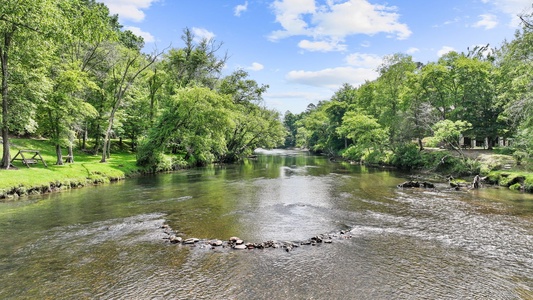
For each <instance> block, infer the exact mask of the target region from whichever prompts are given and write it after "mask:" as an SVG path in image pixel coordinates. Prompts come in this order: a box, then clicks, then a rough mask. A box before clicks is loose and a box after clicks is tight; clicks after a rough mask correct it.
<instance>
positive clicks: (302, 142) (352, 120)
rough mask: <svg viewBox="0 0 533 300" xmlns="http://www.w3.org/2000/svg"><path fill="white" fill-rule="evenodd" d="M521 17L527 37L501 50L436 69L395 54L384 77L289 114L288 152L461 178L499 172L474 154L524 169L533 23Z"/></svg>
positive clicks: (453, 57)
mask: <svg viewBox="0 0 533 300" xmlns="http://www.w3.org/2000/svg"><path fill="white" fill-rule="evenodd" d="M520 17H521V19H522V21H523V22H522V28H521V30H517V31H516V33H515V36H514V39H513V40H511V41H502V45H501V46H500V47H491V46H490V45H484V46H476V47H473V48H472V49H467V51H466V52H462V53H458V52H449V53H447V54H445V55H443V56H442V57H440V58H439V59H438V61H435V62H428V63H421V62H416V61H414V60H413V58H412V57H411V56H409V55H406V54H402V53H396V54H392V55H389V56H387V57H386V58H385V59H384V61H383V63H382V64H381V65H380V67H379V68H378V70H377V71H378V72H379V77H378V78H377V79H376V80H373V81H367V82H365V83H364V84H362V85H360V86H352V85H349V84H345V85H344V86H343V87H342V88H340V89H339V90H337V91H336V92H335V94H334V95H333V97H332V98H331V99H329V100H326V101H321V102H320V103H318V105H314V104H310V105H309V106H308V107H307V110H306V111H305V112H303V113H300V114H292V113H290V112H287V113H286V114H285V118H284V124H285V126H286V128H288V131H289V135H288V137H287V138H286V140H285V146H287V147H293V146H297V147H303V148H309V149H312V150H313V151H317V152H323V153H327V154H329V155H331V156H338V155H340V156H342V157H344V158H345V159H348V160H352V161H356V162H365V163H367V164H374V165H389V166H396V167H399V168H403V169H408V170H409V169H414V168H433V169H437V171H443V172H449V173H456V174H463V175H473V174H479V173H483V171H485V173H487V172H488V171H491V170H482V169H483V166H482V165H480V164H479V162H478V161H476V160H475V159H471V158H469V157H467V156H466V155H465V150H466V149H469V148H476V149H488V150H492V149H494V150H495V151H498V153H501V154H507V155H512V156H513V157H514V158H515V160H516V163H517V164H520V163H521V162H526V161H527V160H528V158H529V157H530V155H531V154H532V151H533V127H532V126H533V113H532V111H531V109H532V108H533V98H532V96H533V94H532V83H533V74H532V73H531V69H532V67H533V65H532V63H533V32H532V30H533V26H531V22H530V21H529V20H530V17H531V16H527V15H524V16H520ZM426 147H427V148H433V149H435V148H436V149H439V148H441V149H445V150H448V151H440V152H433V153H427V152H425V151H424V150H425V148H426ZM450 152H451V153H452V154H453V155H450Z"/></svg>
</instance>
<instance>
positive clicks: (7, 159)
mask: <svg viewBox="0 0 533 300" xmlns="http://www.w3.org/2000/svg"><path fill="white" fill-rule="evenodd" d="M10 46H11V34H10V33H4V45H3V47H0V61H1V64H2V146H3V151H2V161H1V166H0V167H1V168H3V169H9V167H10V166H11V153H10V149H9V122H8V117H9V113H8V108H9V107H8V95H9V93H8V77H9V72H8V70H7V67H8V64H7V62H8V49H9V47H10Z"/></svg>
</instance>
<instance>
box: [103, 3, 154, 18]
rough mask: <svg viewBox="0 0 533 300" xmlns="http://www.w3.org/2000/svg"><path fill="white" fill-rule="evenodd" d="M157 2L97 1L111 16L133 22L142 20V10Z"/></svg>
mask: <svg viewBox="0 0 533 300" xmlns="http://www.w3.org/2000/svg"><path fill="white" fill-rule="evenodd" d="M157 1H159V0H99V1H98V2H102V3H104V4H105V5H106V6H107V7H108V8H109V12H110V13H111V14H118V15H119V17H120V18H121V19H124V20H130V21H133V22H141V21H142V20H144V12H143V10H145V9H147V8H149V7H150V6H151V5H152V3H155V2H157Z"/></svg>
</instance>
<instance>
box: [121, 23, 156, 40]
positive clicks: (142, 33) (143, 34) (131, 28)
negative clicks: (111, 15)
mask: <svg viewBox="0 0 533 300" xmlns="http://www.w3.org/2000/svg"><path fill="white" fill-rule="evenodd" d="M124 29H126V30H129V31H131V32H133V33H134V34H135V35H138V36H141V37H142V38H143V39H144V42H145V43H153V42H155V38H154V36H153V35H152V34H150V33H149V32H146V31H142V30H141V29H140V28H139V27H134V26H125V27H124Z"/></svg>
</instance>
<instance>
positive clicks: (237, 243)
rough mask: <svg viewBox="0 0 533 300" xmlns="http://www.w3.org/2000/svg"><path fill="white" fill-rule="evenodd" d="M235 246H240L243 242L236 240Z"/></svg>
mask: <svg viewBox="0 0 533 300" xmlns="http://www.w3.org/2000/svg"><path fill="white" fill-rule="evenodd" d="M235 244H236V245H242V244H244V241H243V240H236V241H235Z"/></svg>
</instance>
